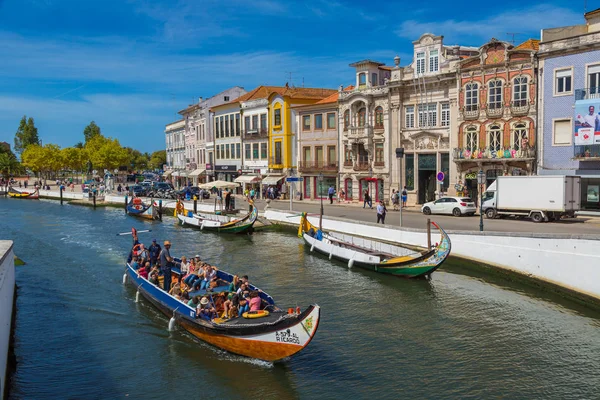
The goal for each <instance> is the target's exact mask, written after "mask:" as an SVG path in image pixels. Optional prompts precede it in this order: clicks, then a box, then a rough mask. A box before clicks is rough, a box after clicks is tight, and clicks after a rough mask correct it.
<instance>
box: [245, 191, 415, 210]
mask: <svg viewBox="0 0 600 400" xmlns="http://www.w3.org/2000/svg"><path fill="white" fill-rule="evenodd" d="M237 196H240V195H237ZM265 202H266V200H262V199H261V200H257V203H259V204H262V203H265ZM271 204H273V205H275V204H277V205H279V204H282V205H283V204H290V201H289V200H271ZM294 204H307V205H320V204H321V200H313V199H310V200H307V199H303V200H295V199H294ZM323 206H327V207H334V206H335V207H347V208H363V202H362V201H361V202H358V201H357V202H348V201H346V202H337V201H334V202H333V204H329V199H323ZM272 207H274V206H272ZM376 207H377V203H375V202H373V209H375V208H376ZM386 207H387V208H388V211H394V209H393V207H391V206H387V205H386ZM366 208H368V207H366ZM402 211H403V212H416V213H420V212H421V206H420V205H412V206H411V205H407V206H406V207H404V208H403V209H402Z"/></svg>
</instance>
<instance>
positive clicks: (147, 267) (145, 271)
mask: <svg viewBox="0 0 600 400" xmlns="http://www.w3.org/2000/svg"><path fill="white" fill-rule="evenodd" d="M149 272H150V262H149V261H148V262H146V265H142V266H141V267H140V269H138V275H139V276H141V277H142V278H144V279H148V273H149Z"/></svg>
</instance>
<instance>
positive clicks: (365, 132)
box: [346, 125, 373, 139]
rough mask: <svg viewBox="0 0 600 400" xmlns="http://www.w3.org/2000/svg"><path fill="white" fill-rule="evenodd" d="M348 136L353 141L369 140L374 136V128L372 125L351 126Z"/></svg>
mask: <svg viewBox="0 0 600 400" xmlns="http://www.w3.org/2000/svg"><path fill="white" fill-rule="evenodd" d="M346 135H347V136H349V137H351V138H353V139H362V138H368V137H369V136H372V135H373V127H372V126H371V125H363V126H350V127H349V128H348V131H347V133H346Z"/></svg>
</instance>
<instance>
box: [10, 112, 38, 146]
mask: <svg viewBox="0 0 600 400" xmlns="http://www.w3.org/2000/svg"><path fill="white" fill-rule="evenodd" d="M33 144H40V138H39V136H38V130H37V128H36V127H35V123H34V121H33V118H31V117H29V119H27V116H26V115H23V118H21V122H20V123H19V129H17V132H16V133H15V151H16V152H17V153H23V151H24V150H25V149H26V148H27V146H30V145H33Z"/></svg>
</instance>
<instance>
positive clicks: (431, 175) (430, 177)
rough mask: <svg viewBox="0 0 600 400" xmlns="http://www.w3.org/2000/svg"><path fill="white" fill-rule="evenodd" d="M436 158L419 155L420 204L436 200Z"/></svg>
mask: <svg viewBox="0 0 600 400" xmlns="http://www.w3.org/2000/svg"><path fill="white" fill-rule="evenodd" d="M436 158H437V157H436V155H435V154H419V186H418V190H419V192H418V193H419V198H418V201H419V204H424V203H427V202H429V201H433V200H435V186H436V176H435V175H436V166H437V160H436Z"/></svg>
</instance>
